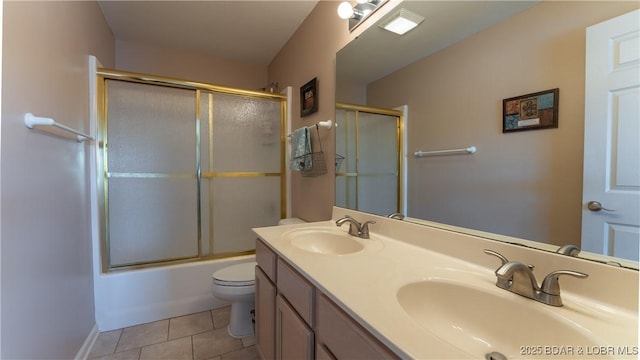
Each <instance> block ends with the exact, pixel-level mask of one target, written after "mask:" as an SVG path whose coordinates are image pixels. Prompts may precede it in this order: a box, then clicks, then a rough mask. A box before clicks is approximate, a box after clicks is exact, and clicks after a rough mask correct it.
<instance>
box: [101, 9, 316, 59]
mask: <svg viewBox="0 0 640 360" xmlns="http://www.w3.org/2000/svg"><path fill="white" fill-rule="evenodd" d="M317 1H318V0H285V1H272V0H257V1H245V0H235V1H219V0H209V1H120V0H102V1H98V3H99V5H100V8H101V9H102V13H103V14H104V17H105V18H106V20H107V23H108V24H109V26H110V27H111V31H113V34H114V36H115V37H116V39H118V40H123V41H127V42H133V43H140V44H145V45H151V46H157V47H165V48H177V49H183V50H188V51H193V52H198V53H203V54H207V55H210V56H216V57H222V58H225V59H231V60H238V61H242V62H246V63H251V64H257V65H265V66H266V65H269V64H270V63H271V61H272V60H273V58H274V57H275V56H276V55H277V54H278V51H280V49H281V48H282V47H283V46H284V45H285V44H286V42H287V41H288V40H289V38H290V37H291V35H293V33H294V32H295V31H296V29H297V28H298V27H299V26H300V24H302V22H303V21H304V19H305V18H306V17H307V15H309V13H310V12H311V10H312V9H313V8H314V6H315V5H316V3H317Z"/></svg>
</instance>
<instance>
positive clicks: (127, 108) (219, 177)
mask: <svg viewBox="0 0 640 360" xmlns="http://www.w3.org/2000/svg"><path fill="white" fill-rule="evenodd" d="M98 98H99V104H98V105H99V114H100V121H99V128H98V137H99V141H100V150H101V151H100V156H99V158H98V165H99V168H100V169H101V170H100V171H101V174H99V176H98V178H99V179H100V180H99V189H100V191H101V192H102V193H103V194H104V196H102V197H101V201H102V204H101V206H100V209H101V212H102V213H101V230H102V231H101V233H102V234H101V237H102V238H101V247H102V252H101V253H102V269H103V271H109V270H114V269H119V268H131V267H138V266H151V265H158V264H166V263H176V262H185V261H197V260H203V259H211V258H219V257H229V256H237V255H242V254H249V253H252V252H253V251H254V240H255V236H254V235H253V233H252V231H251V228H253V227H260V226H270V225H274V224H276V223H277V221H278V219H280V218H281V217H283V215H284V214H285V210H286V209H285V204H286V199H285V191H284V189H285V185H286V184H285V176H284V175H283V174H284V169H285V168H284V133H283V131H284V130H283V129H284V128H285V126H284V122H285V109H286V98H285V97H284V96H283V95H279V94H272V93H264V92H259V91H247V90H238V89H231V88H226V87H220V86H213V85H208V84H202V83H195V82H186V81H179V80H175V79H167V78H160V77H154V76H149V75H141V74H133V73H125V72H120V71H114V70H106V69H99V70H98Z"/></svg>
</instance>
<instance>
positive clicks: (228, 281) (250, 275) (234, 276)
mask: <svg viewBox="0 0 640 360" xmlns="http://www.w3.org/2000/svg"><path fill="white" fill-rule="evenodd" d="M256 265H257V263H256V262H255V261H251V262H246V263H241V264H235V265H231V266H227V267H225V268H223V269H220V270H218V271H216V272H214V273H213V275H212V280H213V283H214V284H216V285H220V286H233V287H240V286H253V285H255V267H256Z"/></svg>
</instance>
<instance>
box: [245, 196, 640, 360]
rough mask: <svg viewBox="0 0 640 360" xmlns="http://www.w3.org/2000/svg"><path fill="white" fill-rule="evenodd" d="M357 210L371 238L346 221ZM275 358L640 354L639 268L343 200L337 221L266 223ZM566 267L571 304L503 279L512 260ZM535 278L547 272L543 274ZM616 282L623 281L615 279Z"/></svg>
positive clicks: (263, 256) (260, 305)
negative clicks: (532, 294)
mask: <svg viewBox="0 0 640 360" xmlns="http://www.w3.org/2000/svg"><path fill="white" fill-rule="evenodd" d="M345 215H350V216H352V217H353V218H354V219H356V220H357V221H358V222H360V223H364V222H366V221H375V224H370V225H369V230H370V237H369V239H363V238H360V237H358V236H353V235H350V234H349V233H348V232H349V226H347V225H345V226H342V227H338V226H336V224H335V221H336V220H337V219H339V218H343V217H344V216H345ZM254 231H255V233H256V234H257V235H258V239H257V241H256V261H257V263H258V266H257V267H256V347H257V350H258V353H259V355H260V357H261V358H263V359H286V358H296V359H314V358H317V359H353V358H363V359H364V358H366V359H376V358H379V359H389V358H414V359H466V358H468V359H478V358H485V357H486V356H494V358H496V359H498V358H500V356H503V358H506V359H536V358H538V359H550V358H554V359H556V358H565V359H575V358H579V359H589V358H592V359H595V358H597V359H625V358H628V359H634V358H637V355H638V271H637V270H632V269H627V268H619V267H614V266H610V265H606V264H601V263H596V262H592V261H587V260H584V259H578V258H573V257H569V256H564V255H559V254H553V253H548V252H544V251H540V250H535V249H530V248H526V247H522V246H517V245H512V244H507V243H501V242H497V241H493V240H489V239H484V238H480V237H475V236H470V235H466V234H461V233H457V232H453V231H449V230H443V229H438V228H432V227H427V226H421V225H416V224H411V223H407V222H404V221H400V220H394V219H388V218H385V217H380V216H376V215H371V214H366V213H361V212H357V211H352V210H346V209H342V208H337V207H336V208H334V210H333V219H332V220H331V221H323V222H316V223H308V224H301V225H290V226H278V227H266V228H257V229H254ZM485 249H489V250H492V251H495V252H498V253H500V254H502V255H503V256H504V257H506V258H507V259H508V261H509V262H522V263H524V264H527V265H528V264H531V265H534V269H533V270H532V273H533V274H534V276H535V278H537V280H536V281H537V284H540V283H541V282H542V279H543V278H545V276H546V275H547V274H549V273H551V272H552V271H555V270H571V271H576V272H580V273H585V274H588V275H589V276H588V277H587V278H584V279H578V278H573V277H566V278H565V277H561V278H560V281H559V283H560V296H561V298H562V302H563V306H551V305H548V304H545V303H542V302H540V301H536V300H533V299H529V298H526V297H524V296H520V295H517V294H516V293H514V292H511V291H507V290H505V289H503V288H500V287H498V286H496V281H497V280H496V278H497V277H496V270H497V269H498V268H500V267H501V265H502V264H501V261H499V259H497V258H496V257H494V256H487V254H485V253H484V250H485ZM534 280H535V279H534ZM613 280H615V281H613Z"/></svg>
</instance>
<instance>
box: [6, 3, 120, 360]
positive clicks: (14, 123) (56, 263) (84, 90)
mask: <svg viewBox="0 0 640 360" xmlns="http://www.w3.org/2000/svg"><path fill="white" fill-rule="evenodd" d="M89 54H93V55H95V56H97V57H98V58H99V59H100V60H101V61H102V62H103V64H104V65H105V66H114V39H113V35H112V34H111V31H110V30H109V28H108V26H107V23H106V21H105V20H104V18H103V16H102V12H101V11H100V8H99V7H98V5H97V3H95V2H58V1H56V2H50V1H43V2H22V1H20V2H11V1H5V2H4V16H3V59H2V81H3V83H2V131H1V133H2V139H1V143H2V148H1V151H2V163H1V172H2V188H1V194H2V198H1V201H2V203H1V206H2V216H1V218H0V221H1V223H2V225H1V226H0V229H1V230H0V231H1V234H0V236H1V238H2V250H1V253H2V259H1V264H2V265H1V266H2V268H1V270H2V291H1V292H2V354H0V357H1V358H3V359H18V358H25V359H72V358H74V357H75V356H76V354H77V353H78V350H79V349H80V347H81V346H82V344H83V342H84V341H85V339H86V338H87V336H88V335H89V333H90V331H91V329H92V328H93V326H94V324H95V321H94V301H93V273H92V271H93V269H92V252H91V222H90V207H89V200H88V198H89V191H88V190H89V189H88V183H87V168H88V163H87V158H86V156H87V154H88V149H89V145H84V144H78V143H77V142H76V141H74V140H64V139H60V138H58V137H54V136H50V135H46V134H45V133H42V132H38V131H34V130H29V129H27V128H26V127H25V125H24V122H23V117H24V113H26V112H33V113H34V114H36V115H40V116H47V117H52V118H54V119H56V120H57V121H59V122H61V123H63V124H65V125H68V126H71V127H73V128H77V129H80V130H82V131H85V132H86V131H88V128H89V120H88V119H89V88H88V84H89V83H88V81H89V80H88V55H89Z"/></svg>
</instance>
